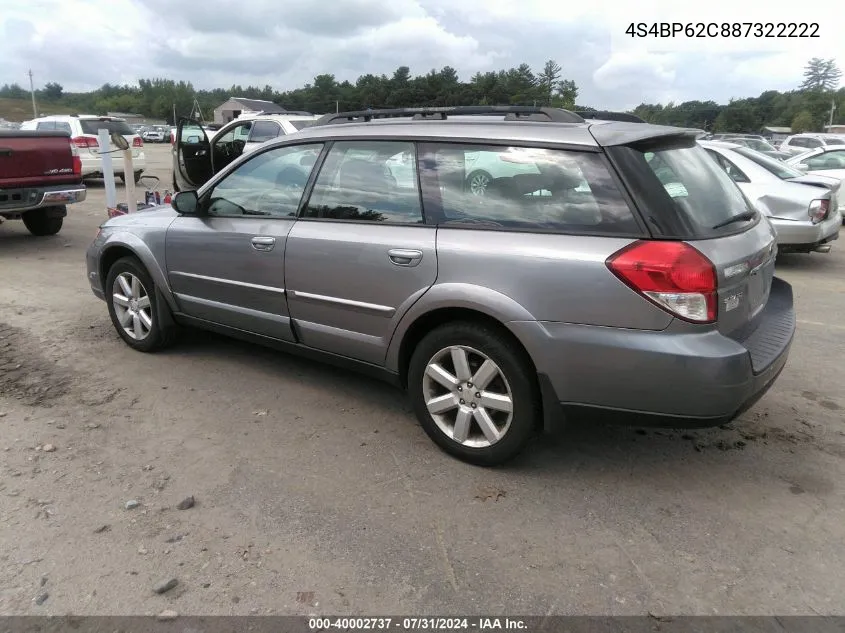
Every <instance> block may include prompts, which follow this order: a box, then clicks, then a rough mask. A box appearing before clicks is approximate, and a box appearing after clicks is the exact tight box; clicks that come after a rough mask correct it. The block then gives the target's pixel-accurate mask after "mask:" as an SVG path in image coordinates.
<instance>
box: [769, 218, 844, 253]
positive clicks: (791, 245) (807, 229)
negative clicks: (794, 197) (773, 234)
mask: <svg viewBox="0 0 845 633" xmlns="http://www.w3.org/2000/svg"><path fill="white" fill-rule="evenodd" d="M769 221H770V222H771V223H772V226H774V227H775V230H776V231H777V241H778V248H779V250H780V251H782V252H788V251H795V250H800V251H811V250H813V248H815V247H817V246H820V245H821V244H825V243H827V242H832V241H833V240H835V239H837V238H838V237H839V231H840V229H841V228H842V215H841V214H840V213H839V210H835V211H832V212H831V213H830V214H829V215H828V217H827V219H826V220H824V221H822V222H819V223H818V224H813V223H812V222H810V221H809V220H807V221H800V222H796V221H795V220H784V219H782V218H769Z"/></svg>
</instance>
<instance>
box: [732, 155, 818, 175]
mask: <svg viewBox="0 0 845 633" xmlns="http://www.w3.org/2000/svg"><path fill="white" fill-rule="evenodd" d="M734 151H735V152H736V153H737V154H739V155H740V156H744V157H745V158H747V159H748V160H750V161H753V162H755V163H757V164H758V165H760V167H762V168H763V169H765V170H766V171H769V172H771V173H773V174H774V175H775V176H777V177H778V178H780V179H781V180H789V179H790V178H797V177H798V176H803V175H804V174H803V173H802V172H800V171H798V170H797V169H795V168H794V167H790V166H789V165H787V164H786V163H784V162H781V161H779V160H777V159H776V158H771V157H769V156H766V155H765V154H761V153H760V152H755V151H754V150H753V149H749V148H748V147H737V148H734Z"/></svg>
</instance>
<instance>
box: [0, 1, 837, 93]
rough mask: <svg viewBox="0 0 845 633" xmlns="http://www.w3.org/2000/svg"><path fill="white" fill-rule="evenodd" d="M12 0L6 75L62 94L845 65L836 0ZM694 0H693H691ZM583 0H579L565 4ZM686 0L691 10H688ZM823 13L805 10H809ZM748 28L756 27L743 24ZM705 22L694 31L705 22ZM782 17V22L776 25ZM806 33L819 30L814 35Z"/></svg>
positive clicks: (755, 83)
mask: <svg viewBox="0 0 845 633" xmlns="http://www.w3.org/2000/svg"><path fill="white" fill-rule="evenodd" d="M572 4H573V3H567V2H560V1H559V0H332V1H330V2H314V1H312V0H275V1H273V0H240V1H239V2H237V3H233V2H230V1H229V0H76V2H67V1H66V0H26V1H25V2H22V1H19V0H0V60H2V61H0V84H3V83H12V82H17V83H19V84H20V85H22V86H24V87H28V81H29V80H28V78H27V75H26V72H27V70H28V69H29V68H32V71H33V73H34V74H35V81H36V86H37V87H38V86H43V85H44V84H45V83H47V82H49V81H55V82H58V83H60V84H62V85H63V86H64V87H65V90H68V91H77V90H90V89H93V88H96V87H98V86H100V85H102V84H103V83H106V82H109V83H113V84H114V83H135V82H136V81H137V80H138V78H151V77H166V78H171V79H184V80H188V81H191V82H192V83H193V84H194V86H195V87H198V88H214V87H223V88H226V87H229V86H231V85H233V84H240V85H243V86H246V85H249V84H252V85H261V86H263V85H265V84H270V85H272V86H273V87H274V88H276V89H279V90H285V89H292V88H296V87H299V86H301V85H303V84H304V83H306V82H308V81H310V80H311V79H313V77H314V76H315V75H317V74H321V73H332V74H334V75H335V76H336V77H337V78H338V80H343V79H349V80H353V81H354V80H355V79H356V78H357V77H358V76H359V75H361V74H364V73H368V72H371V73H375V74H381V73H386V74H388V75H389V74H391V73H392V72H393V71H394V70H395V69H396V67H397V66H400V65H406V66H409V67H410V68H411V72H412V74H414V75H417V74H424V73H426V72H428V71H429V70H431V69H432V68H440V67H442V66H445V65H449V66H453V67H454V68H456V69H457V71H458V73H459V74H460V76H461V78H462V79H464V80H466V79H469V77H470V76H472V74H473V73H475V72H476V71H485V70H499V69H502V68H509V67H511V66H516V65H518V64H519V63H521V62H527V63H528V64H530V65H531V66H532V68H534V69H535V71H539V70H540V69H541V68H542V65H543V62H544V61H545V60H547V59H550V58H551V59H554V60H556V61H557V62H558V63H559V64H560V65H561V66H562V67H563V77H564V78H568V79H573V80H575V82H576V83H577V84H578V87H579V90H580V95H579V98H578V102H579V103H580V104H583V105H591V106H593V107H598V108H608V109H626V108H632V107H634V106H636V105H637V104H639V103H641V102H651V103H654V102H662V103H666V102H668V101H675V102H680V101H686V100H691V99H700V100H708V99H712V100H715V101H717V102H720V103H724V102H727V101H728V100H729V99H731V98H739V97H746V96H757V95H759V94H760V93H761V92H762V91H764V90H771V89H774V90H789V89H791V88H794V87H796V86H797V85H798V84H799V83H800V82H801V79H802V71H803V66H804V64H805V63H806V61H807V60H808V59H809V58H810V57H813V56H820V57H825V58H829V57H833V58H836V59H837V60H838V61H839V63H840V66H845V31H843V24H842V21H841V20H839V19H834V16H837V15H838V16H839V17H841V16H842V15H843V9H842V7H841V3H840V2H839V0H814V2H813V3H812V7H813V10H812V11H811V12H808V11H805V10H804V9H802V5H801V4H800V3H794V2H785V1H776V2H768V3H766V5H765V7H766V10H765V11H762V12H761V11H758V10H755V9H754V7H755V6H757V5H756V4H755V3H746V4H747V6H746V7H743V8H739V7H738V4H739V3H737V2H736V1H735V0H733V1H732V2H729V1H727V0H711V2H709V3H707V6H706V7H702V6H697V5H699V4H700V3H679V2H677V1H676V0H673V1H672V2H669V1H668V0H638V1H637V2H630V1H627V2H624V1H619V0H613V1H611V0H590V1H589V2H583V3H577V4H581V5H584V6H582V7H581V6H579V7H572V6H571V5H572ZM685 4H686V5H689V6H683V5H685ZM567 5H570V6H567ZM678 5H682V6H680V7H679V6H678ZM808 14H811V15H812V16H817V17H810V18H808V17H807V15H808ZM760 19H765V20H771V21H773V22H774V23H775V24H777V23H778V22H790V21H795V22H800V21H801V19H803V20H805V21H806V20H807V19H818V20H819V22H820V23H819V26H818V34H819V37H818V38H791V39H790V38H783V37H781V38H777V37H772V38H761V37H754V29H755V27H753V26H752V27H749V28H750V29H751V32H750V37H741V38H733V37H731V38H727V39H722V38H720V39H715V38H708V37H702V38H686V37H680V36H677V37H674V38H662V39H656V38H648V39H636V40H635V39H633V38H630V37H628V36H626V35H625V33H624V32H625V29H626V28H627V26H628V25H629V23H630V22H632V21H636V22H642V23H646V24H650V23H654V22H677V23H679V24H686V23H693V24H695V23H699V22H701V23H711V22H715V23H719V24H721V23H723V22H732V23H733V22H752V23H753V22H755V21H759V20H760ZM743 28H745V27H743ZM695 29H696V27H693V30H695ZM776 30H777V27H776V29H775V33H776ZM808 32H809V31H808Z"/></svg>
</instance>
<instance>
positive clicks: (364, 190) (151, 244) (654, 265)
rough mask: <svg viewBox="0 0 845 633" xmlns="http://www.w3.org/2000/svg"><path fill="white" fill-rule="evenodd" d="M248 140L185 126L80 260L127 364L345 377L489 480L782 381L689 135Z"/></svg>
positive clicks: (770, 232) (587, 124)
mask: <svg viewBox="0 0 845 633" xmlns="http://www.w3.org/2000/svg"><path fill="white" fill-rule="evenodd" d="M272 120H273V121H279V119H278V118H275V117H274V118H273V119H272ZM246 123H250V126H249V127H246V126H245V125H244V124H246ZM256 123H257V121H256V120H253V121H250V122H247V121H241V122H239V123H236V124H235V125H230V126H226V127H224V128H223V129H221V130H220V131H219V132H218V133H217V134H216V135H214V136H210V135H209V134H207V133H206V131H205V130H203V129H202V127H201V126H200V124H199V123H197V122H194V121H182V122H180V124H179V126H178V130H177V134H176V142H175V144H174V178H176V179H178V180H179V182H180V183H181V184H182V189H183V191H182V192H181V193H179V194H177V195H176V196H175V198H174V200H173V204H172V206H162V207H158V208H155V209H151V210H148V211H141V212H138V213H136V214H131V215H128V216H123V217H118V218H114V219H110V220H108V221H106V222H105V223H104V224H103V225H102V227H101V230H100V232H99V234H98V235H97V237H96V239H95V240H94V242H93V243H92V244H91V246H90V248H89V250H88V253H87V269H88V279H89V281H90V285H91V289H92V291H93V293H94V294H95V295H96V296H97V297H99V298H101V299H103V300H104V301H105V302H106V304H107V307H108V311H109V315H110V316H111V319H112V322H113V324H114V327H115V329H116V331H117V333H118V334H119V335H120V336H121V337H122V338H123V340H124V341H125V342H126V343H127V345H129V346H130V347H132V348H133V349H136V350H138V351H144V352H150V351H154V350H157V349H160V348H162V347H164V346H166V345H167V344H170V343H172V342H173V341H174V339H175V336H176V329H175V328H176V326H177V325H185V326H197V327H201V328H207V329H211V330H215V331H219V332H223V333H226V334H230V335H232V336H237V337H241V338H246V339H248V340H253V341H256V342H260V343H263V344H266V345H271V346H274V347H277V348H280V349H283V350H287V351H290V352H293V353H298V354H303V355H306V356H309V357H314V358H319V359H322V360H326V361H328V362H332V363H336V364H341V365H344V366H349V367H355V368H358V369H360V370H362V371H365V372H368V373H370V374H373V375H376V376H379V377H381V378H384V379H386V380H388V381H390V382H392V383H394V384H397V385H399V386H402V387H404V388H405V389H406V390H407V392H408V394H409V397H410V400H411V403H412V406H413V409H414V411H415V412H416V415H417V417H418V418H419V420H420V423H421V425H422V427H423V429H424V430H425V432H426V433H427V434H428V435H429V436H430V437H431V439H432V440H433V441H434V442H436V443H437V444H438V445H439V446H440V447H441V448H443V449H444V450H445V451H447V452H448V453H450V454H452V455H455V456H457V457H459V458H461V459H464V460H466V461H469V462H471V463H476V464H485V465H492V464H498V463H502V462H504V461H506V460H508V459H510V458H512V457H513V456H515V455H516V454H518V453H519V452H520V451H521V450H522V449H523V448H524V446H525V445H526V443H527V442H528V441H529V439H530V438H531V437H532V436H534V435H535V434H537V433H538V432H539V431H540V430H541V429H542V428H544V426H545V425H547V424H550V423H553V422H555V421H556V420H558V419H559V418H560V417H561V415H562V414H566V415H567V416H568V417H570V418H593V419H602V420H609V421H614V420H615V421H621V422H623V423H628V424H630V423H636V424H648V423H657V424H661V425H667V424H668V425H671V426H676V427H677V426H688V425H698V426H708V425H717V424H722V423H724V422H726V421H728V420H731V419H733V418H735V417H737V416H738V415H740V414H741V413H742V412H743V411H745V410H746V409H747V408H748V407H750V406H752V405H753V404H754V402H756V400H757V399H759V398H760V397H762V395H763V394H764V393H765V392H766V391H767V390H768V389H769V387H770V386H771V385H772V384H773V382H774V381H775V380H776V379H777V377H778V375H779V374H780V372H781V370H782V369H783V367H784V365H785V363H786V360H787V357H788V353H789V348H790V344H791V342H792V338H793V333H794V329H795V314H794V310H793V298H792V290H791V287H790V285H789V284H788V283H786V282H784V281H782V280H780V279H777V278H775V277H774V269H775V257H776V255H777V253H778V248H779V247H778V244H777V232H776V229H775V226H774V225H773V223H772V222H771V221H770V220H769V219H768V216H767V214H766V213H765V212H763V209H761V208H759V207H757V206H755V204H754V202H753V201H752V199H751V197H750V196H749V195H745V194H743V192H742V191H741V189H740V188H739V187H738V186H737V182H736V180H735V179H734V180H732V179H731V177H730V176H729V175H728V173H727V171H726V170H725V169H724V168H723V167H722V166H720V164H719V163H718V162H717V161H716V160H714V159H713V157H712V155H711V154H709V152H708V150H707V149H705V148H704V147H702V146H701V145H699V144H698V143H697V140H696V136H697V133H696V132H695V131H691V130H684V129H679V128H670V127H664V126H655V125H649V124H646V123H633V122H621V121H608V120H604V121H595V120H584V118H582V117H581V116H578V115H577V114H575V113H572V112H567V111H564V110H559V109H553V108H533V107H519V106H504V107H490V106H484V107H471V108H439V109H407V110H388V111H378V110H376V111H364V112H351V113H349V112H348V113H339V114H331V115H326V116H324V117H321V118H319V119H318V120H315V121H310V122H309V123H308V127H304V128H303V129H300V130H298V131H295V132H293V133H284V134H282V133H281V132H282V130H283V129H284V128H286V126H285V125H284V124H279V126H278V128H279V129H278V132H279V134H278V135H277V136H276V137H275V138H272V139H271V140H265V141H264V142H263V143H262V142H259V138H260V137H256V138H255V140H254V147H252V146H250V147H249V149H247V148H248V146H249V143H250V139H251V138H252V135H253V133H254V132H255V129H256V128H257V127H259V126H257V124H256ZM259 129H260V128H259ZM737 147H739V146H737ZM749 151H751V150H749ZM482 170H483V173H485V174H486V176H487V178H486V180H484V179H479V178H477V176H478V175H479V173H481V172H482ZM749 171H750V169H749ZM188 186H191V187H196V189H188ZM799 186H800V187H808V189H812V187H811V186H810V185H805V184H797V183H796V184H795V187H799ZM813 190H814V191H816V193H817V195H816V198H818V199H820V200H828V201H831V200H833V199H834V194H832V193H830V192H829V191H828V190H827V189H822V188H821V187H818V188H815V189H813ZM811 202H812V201H809V202H808V203H807V205H808V207H809V206H810V203H811ZM804 212H805V213H809V212H810V209H809V208H805V209H804ZM827 212H828V214H829V213H830V212H831V209H830V207H829V208H828V209H827ZM833 212H834V213H835V212H836V211H835V210H834V211H833ZM820 223H821V224H823V223H824V221H823V220H822V221H821V222H820Z"/></svg>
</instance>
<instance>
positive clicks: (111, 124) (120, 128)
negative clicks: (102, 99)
mask: <svg viewBox="0 0 845 633" xmlns="http://www.w3.org/2000/svg"><path fill="white" fill-rule="evenodd" d="M79 123H80V125H82V133H83V134H98V133H99V131H100V130H102V129H104V128H105V129H106V130H108V131H109V134H121V135H123V136H132V135H133V134H135V132H133V131H132V128H131V127H129V125H128V124H127V123H126V121H115V120H114V119H79Z"/></svg>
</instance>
